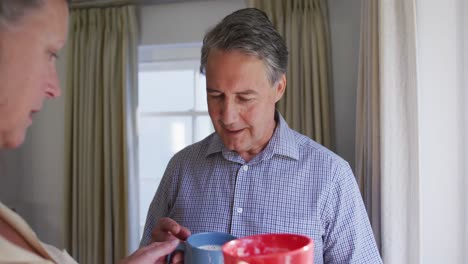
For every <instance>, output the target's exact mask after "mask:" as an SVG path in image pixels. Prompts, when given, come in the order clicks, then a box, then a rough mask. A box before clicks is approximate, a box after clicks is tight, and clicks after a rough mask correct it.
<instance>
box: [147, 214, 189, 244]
mask: <svg viewBox="0 0 468 264" xmlns="http://www.w3.org/2000/svg"><path fill="white" fill-rule="evenodd" d="M151 236H152V238H153V240H154V241H169V240H172V239H175V238H177V239H180V240H186V239H187V238H188V237H189V236H190V231H189V230H188V229H187V228H186V227H183V226H181V225H179V224H178V223H177V222H176V221H174V220H172V219H171V218H168V217H164V218H161V219H160V220H159V221H158V224H157V226H156V228H155V229H154V230H153V232H152V233H151Z"/></svg>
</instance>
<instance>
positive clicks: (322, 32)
mask: <svg viewBox="0 0 468 264" xmlns="http://www.w3.org/2000/svg"><path fill="white" fill-rule="evenodd" d="M247 3H248V5H249V6H250V7H255V8H258V9H261V10H263V11H264V12H265V13H266V14H267V15H268V16H269V18H270V20H271V21H272V23H273V25H274V26H275V27H276V29H277V30H278V32H279V33H280V34H281V35H282V36H283V38H284V39H285V41H286V45H287V46H288V50H289V64H288V72H287V74H286V77H287V89H286V91H285V94H284V96H283V99H282V100H280V101H279V102H278V105H277V108H278V110H279V111H280V112H281V113H282V115H283V117H284V118H285V120H286V121H287V122H288V124H289V126H290V127H291V128H293V129H295V130H297V131H299V132H301V133H302V134H304V135H307V136H309V137H311V138H313V139H314V140H315V141H317V142H319V143H321V144H322V145H324V146H326V147H329V148H330V147H331V133H332V132H331V128H330V124H331V117H330V95H329V94H330V89H331V82H330V78H331V60H330V34H329V22H328V21H329V20H328V5H327V1H326V0H291V1H283V0H249V1H247Z"/></svg>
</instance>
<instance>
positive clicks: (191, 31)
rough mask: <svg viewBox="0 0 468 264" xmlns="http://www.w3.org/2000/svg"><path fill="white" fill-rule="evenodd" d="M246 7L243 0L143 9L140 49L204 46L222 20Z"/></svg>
mask: <svg viewBox="0 0 468 264" xmlns="http://www.w3.org/2000/svg"><path fill="white" fill-rule="evenodd" d="M244 7H246V5H245V1H244V0H221V1H196V2H187V3H173V4H161V5H153V6H144V7H143V8H141V9H140V14H141V16H140V18H141V20H140V26H141V28H140V32H141V42H140V43H141V45H161V44H174V43H193V42H201V41H202V40H203V36H204V35H205V33H206V31H207V30H208V29H209V28H211V27H212V26H214V25H215V24H216V23H218V22H219V21H220V20H221V19H222V18H223V17H225V16H226V15H228V14H230V13H232V12H233V11H235V10H238V9H241V8H244Z"/></svg>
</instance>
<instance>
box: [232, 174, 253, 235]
mask: <svg viewBox="0 0 468 264" xmlns="http://www.w3.org/2000/svg"><path fill="white" fill-rule="evenodd" d="M248 170H249V166H248V165H243V166H241V167H240V168H239V170H238V171H237V180H236V189H235V192H234V204H233V215H232V221H231V233H232V234H234V235H236V234H238V233H239V232H240V230H242V226H241V225H242V220H241V219H242V213H243V212H244V209H243V208H242V204H243V200H244V198H245V194H244V190H245V187H244V185H245V184H246V181H245V175H246V172H247V171H248Z"/></svg>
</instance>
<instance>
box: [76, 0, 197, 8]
mask: <svg viewBox="0 0 468 264" xmlns="http://www.w3.org/2000/svg"><path fill="white" fill-rule="evenodd" d="M197 1H198V2H200V1H202V0H72V2H71V8H91V7H112V6H122V5H156V4H168V3H181V2H197Z"/></svg>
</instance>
